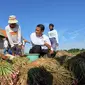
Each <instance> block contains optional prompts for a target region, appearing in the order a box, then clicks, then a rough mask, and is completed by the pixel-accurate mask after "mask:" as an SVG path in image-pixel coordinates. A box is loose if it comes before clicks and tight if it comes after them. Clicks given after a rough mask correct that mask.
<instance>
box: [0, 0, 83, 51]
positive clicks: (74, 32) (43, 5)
mask: <svg viewBox="0 0 85 85" xmlns="http://www.w3.org/2000/svg"><path fill="white" fill-rule="evenodd" d="M9 15H16V16H17V19H18V21H19V24H20V26H21V29H22V34H23V36H24V37H25V38H26V39H27V40H30V38H29V36H30V34H31V33H32V32H34V30H35V27H36V25H37V24H40V23H42V24H44V25H45V27H46V30H45V34H47V32H48V31H49V29H48V24H49V23H53V24H54V25H55V29H56V30H57V31H58V34H59V45H60V46H59V49H69V48H85V0H1V2H0V27H1V28H3V29H5V26H6V25H7V24H8V23H7V22H8V17H9ZM26 46H29V45H26ZM27 48H28V47H27Z"/></svg>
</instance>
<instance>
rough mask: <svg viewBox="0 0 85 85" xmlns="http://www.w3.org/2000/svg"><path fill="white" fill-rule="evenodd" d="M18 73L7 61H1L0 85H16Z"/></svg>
mask: <svg viewBox="0 0 85 85" xmlns="http://www.w3.org/2000/svg"><path fill="white" fill-rule="evenodd" d="M17 75H18V72H17V71H15V70H14V68H13V67H12V65H11V64H10V63H8V62H7V61H5V60H0V85H14V84H15V83H16V82H17Z"/></svg>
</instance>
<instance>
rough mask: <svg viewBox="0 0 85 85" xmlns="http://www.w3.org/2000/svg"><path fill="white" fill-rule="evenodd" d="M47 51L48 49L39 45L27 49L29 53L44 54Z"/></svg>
mask: <svg viewBox="0 0 85 85" xmlns="http://www.w3.org/2000/svg"><path fill="white" fill-rule="evenodd" d="M48 52H49V50H48V49H41V46H40V45H35V46H33V47H32V48H31V49H30V51H29V53H38V54H40V56H44V55H45V54H48Z"/></svg>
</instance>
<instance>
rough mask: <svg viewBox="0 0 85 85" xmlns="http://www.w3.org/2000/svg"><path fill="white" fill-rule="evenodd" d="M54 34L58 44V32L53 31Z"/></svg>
mask: <svg viewBox="0 0 85 85" xmlns="http://www.w3.org/2000/svg"><path fill="white" fill-rule="evenodd" d="M55 34H56V36H55V38H56V41H57V44H58V43H59V42H58V32H57V31H55Z"/></svg>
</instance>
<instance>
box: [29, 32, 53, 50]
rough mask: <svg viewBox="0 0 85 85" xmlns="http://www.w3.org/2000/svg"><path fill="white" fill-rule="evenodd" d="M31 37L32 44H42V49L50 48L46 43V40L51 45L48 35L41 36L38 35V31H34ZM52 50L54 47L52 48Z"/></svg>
mask: <svg viewBox="0 0 85 85" xmlns="http://www.w3.org/2000/svg"><path fill="white" fill-rule="evenodd" d="M30 39H31V42H32V45H41V48H42V49H48V47H46V46H45V45H44V43H45V42H46V43H48V44H49V45H50V46H51V43H50V40H49V38H48V36H46V35H42V36H41V37H38V36H36V33H35V32H34V33H32V34H31V35H30ZM51 50H53V49H52V48H51Z"/></svg>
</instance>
